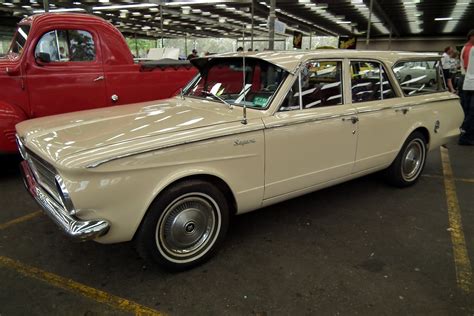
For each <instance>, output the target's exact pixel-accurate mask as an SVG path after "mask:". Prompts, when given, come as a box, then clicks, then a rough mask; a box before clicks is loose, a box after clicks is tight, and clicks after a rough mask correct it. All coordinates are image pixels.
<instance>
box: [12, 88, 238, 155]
mask: <svg viewBox="0 0 474 316" xmlns="http://www.w3.org/2000/svg"><path fill="white" fill-rule="evenodd" d="M241 119H242V109H241V108H239V107H234V108H233V109H230V108H229V107H228V106H227V105H225V104H222V103H217V102H213V101H208V100H202V99H193V98H186V99H185V100H183V99H181V98H179V97H177V98H172V99H166V100H161V101H152V102H145V103H138V104H130V105H124V106H117V107H109V108H103V109H96V110H89V111H82V112H75V113H67V114H61V115H55V116H49V117H44V118H37V119H33V120H28V121H25V122H22V123H19V124H18V125H17V126H16V129H17V133H18V135H19V136H20V137H21V138H22V139H23V142H24V144H25V145H26V147H27V148H28V149H30V150H32V151H34V152H35V153H36V154H38V155H40V156H41V157H42V158H44V159H46V160H48V161H50V162H52V163H54V162H61V161H65V160H66V158H67V157H70V156H71V155H74V154H77V153H83V152H91V153H92V152H97V150H98V149H100V150H101V151H108V152H110V153H112V152H113V154H114V155H115V154H118V155H120V154H123V152H124V151H126V150H127V149H130V148H132V147H133V146H134V144H135V143H140V144H142V145H144V144H145V143H151V141H150V138H152V139H153V138H161V139H163V142H164V141H165V139H166V140H168V141H169V140H170V139H173V138H176V137H178V135H179V137H180V138H186V137H188V136H189V135H190V134H193V131H194V130H196V129H202V128H205V127H208V129H212V128H214V129H215V128H218V126H222V125H223V124H226V123H234V124H233V125H242V124H240V123H239V122H240V121H241ZM175 135H176V136H175ZM186 135H188V136H186ZM155 145H156V144H155ZM104 148H106V150H104ZM141 148H142V147H141Z"/></svg>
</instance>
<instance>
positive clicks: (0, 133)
mask: <svg viewBox="0 0 474 316" xmlns="http://www.w3.org/2000/svg"><path fill="white" fill-rule="evenodd" d="M26 119H28V117H27V115H26V114H25V112H23V110H22V109H20V108H19V107H17V106H14V105H12V104H9V103H6V102H2V101H0V152H7V153H15V152H17V151H18V149H17V146H16V142H15V133H16V131H15V125H16V124H18V123H20V122H22V121H24V120H26Z"/></svg>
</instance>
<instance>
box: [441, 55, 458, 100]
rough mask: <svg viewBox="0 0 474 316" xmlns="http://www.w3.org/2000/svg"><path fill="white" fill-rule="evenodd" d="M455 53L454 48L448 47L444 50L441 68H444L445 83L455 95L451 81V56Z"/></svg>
mask: <svg viewBox="0 0 474 316" xmlns="http://www.w3.org/2000/svg"><path fill="white" fill-rule="evenodd" d="M453 53H454V48H453V47H452V46H448V47H446V48H445V49H444V53H443V56H442V57H441V66H442V67H443V76H444V82H445V83H446V86H447V87H448V89H449V91H450V92H452V93H454V92H455V90H454V87H453V82H452V80H451V68H452V61H451V56H452V55H453Z"/></svg>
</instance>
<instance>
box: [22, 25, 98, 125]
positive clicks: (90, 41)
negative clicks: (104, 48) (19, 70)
mask: <svg viewBox="0 0 474 316" xmlns="http://www.w3.org/2000/svg"><path fill="white" fill-rule="evenodd" d="M33 45H35V46H34V47H32V49H30V51H29V55H30V56H28V58H29V60H30V62H29V63H28V68H27V87H28V93H29V98H30V109H31V115H32V117H40V116H46V115H53V114H59V113H65V112H72V111H79V110H86V109H93V108H98V107H103V106H105V105H106V103H105V82H104V71H103V67H102V62H101V61H102V59H101V56H100V53H101V52H100V45H99V38H98V36H97V34H96V33H95V32H94V31H92V30H87V31H86V30H81V29H54V30H50V31H47V32H46V33H44V34H42V35H40V36H39V40H37V41H36V42H34V44H33Z"/></svg>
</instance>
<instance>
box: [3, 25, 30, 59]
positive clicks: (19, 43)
mask: <svg viewBox="0 0 474 316" xmlns="http://www.w3.org/2000/svg"><path fill="white" fill-rule="evenodd" d="M29 32H30V26H29V25H20V26H18V29H17V30H16V32H15V36H13V40H12V43H11V45H10V49H9V50H8V54H7V55H10V56H13V57H20V56H21V54H22V53H23V48H24V47H25V44H26V40H27V39H28V33H29Z"/></svg>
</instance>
